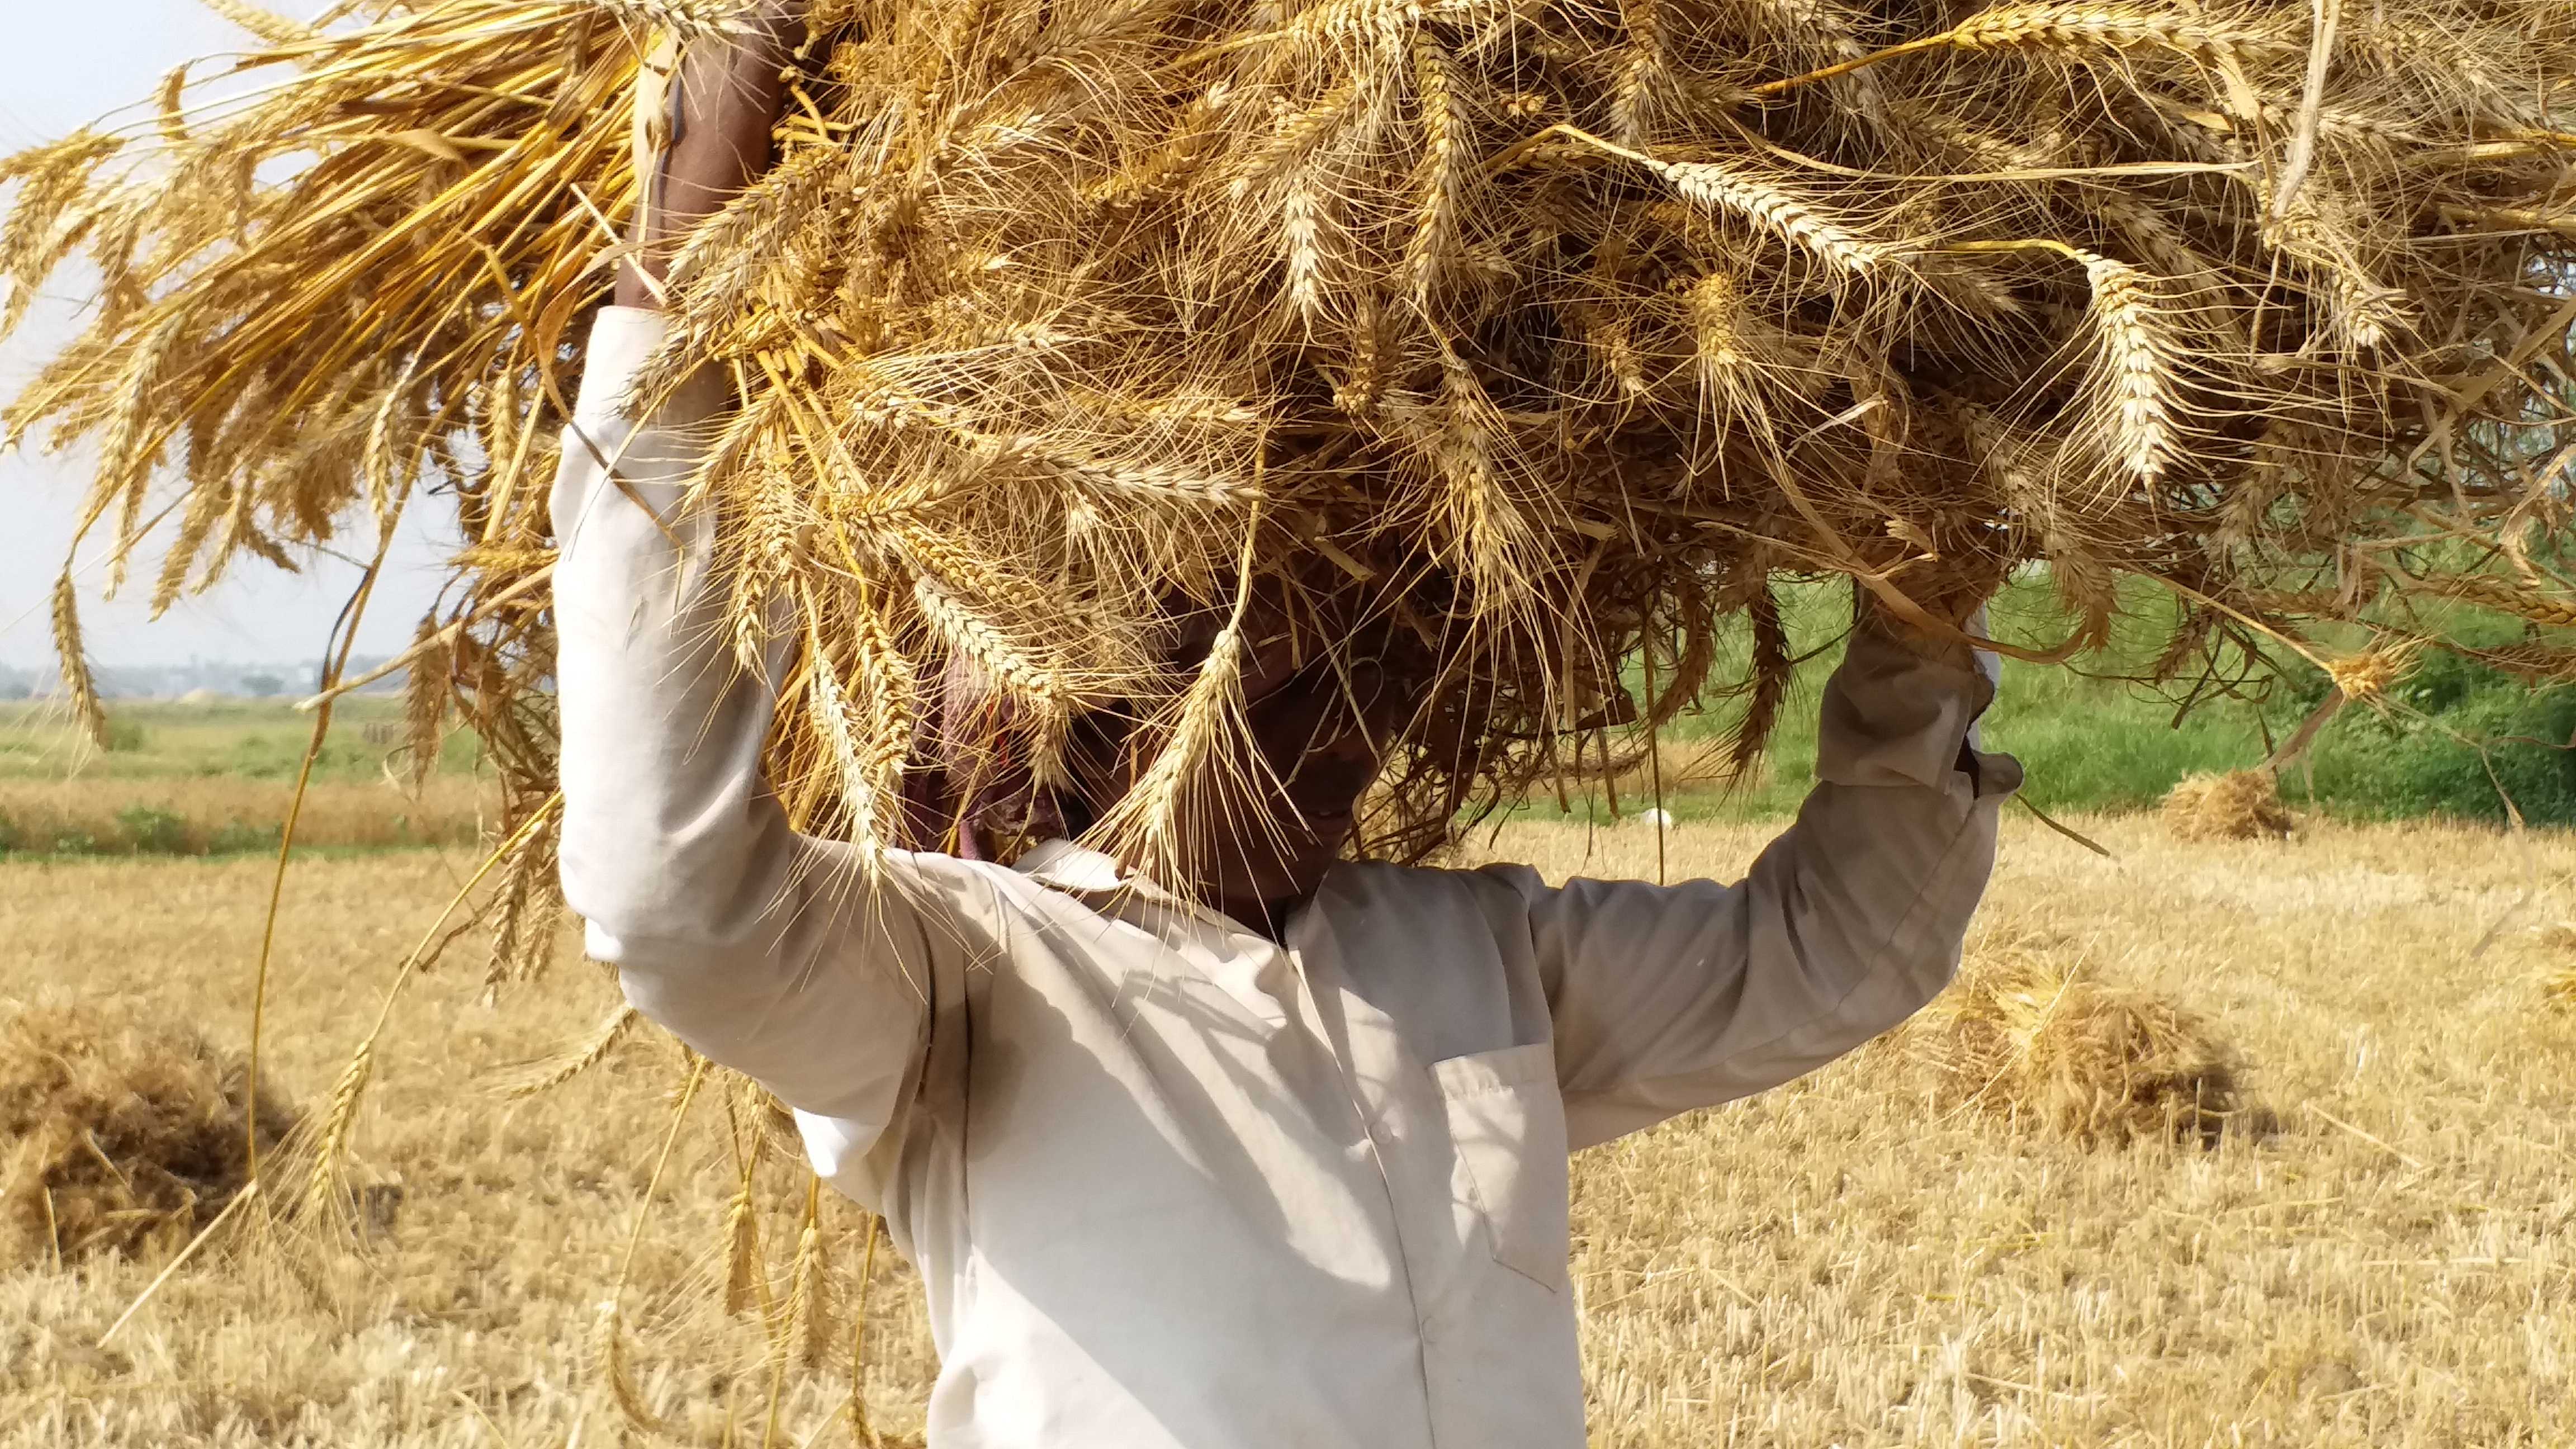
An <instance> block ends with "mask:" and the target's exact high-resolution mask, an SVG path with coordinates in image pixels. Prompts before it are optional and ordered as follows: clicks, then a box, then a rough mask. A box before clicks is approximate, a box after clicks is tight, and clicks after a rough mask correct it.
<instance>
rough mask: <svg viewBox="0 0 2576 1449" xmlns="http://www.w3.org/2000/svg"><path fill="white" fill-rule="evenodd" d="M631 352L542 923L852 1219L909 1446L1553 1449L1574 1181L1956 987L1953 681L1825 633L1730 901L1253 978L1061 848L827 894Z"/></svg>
mask: <svg viewBox="0 0 2576 1449" xmlns="http://www.w3.org/2000/svg"><path fill="white" fill-rule="evenodd" d="M661 326H662V324H661V321H660V319H659V318H658V317H656V316H655V315H653V314H651V313H648V312H638V311H626V310H619V309H611V310H610V311H608V312H606V313H604V314H603V315H602V317H601V318H600V320H599V322H598V324H597V328H596V331H595V333H594V336H593V339H592V343H591V349H590V357H591V364H590V367H591V370H590V375H589V376H588V377H586V378H585V379H584V385H583V392H582V400H581V403H580V405H579V408H578V412H577V417H576V421H575V423H574V424H573V426H572V427H571V428H569V429H567V434H566V446H565V449H564V463H563V467H562V471H561V474H560V477H559V478H558V480H557V482H556V485H555V493H554V518H555V522H556V527H557V533H558V536H559V539H560V542H561V544H562V550H563V551H562V557H561V561H560V563H559V564H558V566H557V570H556V574H555V600H556V611H557V624H558V630H559V637H560V641H561V659H560V675H559V677H560V681H561V705H562V722H563V725H562V727H563V789H564V818H563V847H562V848H563V884H564V890H565V894H566V896H567V898H568V899H569V900H570V901H571V903H572V906H573V908H574V909H575V910H576V911H578V912H579V913H580V914H581V916H582V917H583V918H584V920H585V921H586V922H587V932H588V941H589V946H590V950H591V952H592V954H593V955H595V956H597V957H598V958H599V959H600V960H602V961H606V962H610V963H612V964H614V965H615V966H616V967H617V969H618V972H619V975H620V978H621V979H622V981H623V982H624V985H625V990H626V993H627V995H628V997H629V999H630V1000H632V1001H633V1002H634V1004H635V1005H636V1006H637V1007H638V1008H639V1009H641V1010H642V1011H643V1012H645V1013H646V1014H648V1015H649V1016H651V1017H652V1018H653V1019H654V1020H656V1021H658V1022H660V1023H662V1024H663V1025H665V1026H666V1027H668V1028H669V1029H670V1030H671V1031H673V1032H674V1033H676V1034H677V1035H678V1036H679V1037H680V1038H681V1039H683V1040H685V1041H686V1042H688V1043H689V1044H690V1045H691V1046H693V1047H695V1048H696V1049H697V1050H699V1051H701V1052H703V1053H705V1054H706V1055H707V1056H709V1057H711V1058H713V1059H714V1060H716V1061H718V1062H721V1063H724V1064H726V1065H728V1066H731V1067H735V1068H738V1069H739V1070H741V1071H743V1072H746V1073H748V1074H749V1075H751V1076H753V1077H755V1078H757V1079H758V1080H760V1081H761V1082H763V1083H765V1084H766V1085H767V1086H768V1087H769V1088H770V1090H772V1091H773V1092H775V1093H776V1094H777V1095H778V1096H779V1097H780V1098H781V1099H782V1100H784V1101H785V1102H787V1103H788V1104H789V1105H790V1106H791V1107H793V1108H794V1110H795V1113H796V1120H797V1123H798V1126H799V1127H800V1128H801V1130H802V1132H803V1134H804V1139H805V1142H806V1145H807V1148H808V1151H809V1153H810V1155H811V1157H812V1160H813V1164H814V1167H815V1169H816V1171H818V1172H819V1173H821V1174H822V1175H823V1176H824V1177H825V1178H827V1179H828V1180H829V1181H830V1182H831V1183H832V1184H833V1185H834V1186H835V1187H836V1188H838V1189H840V1190H841V1191H843V1192H846V1193H847V1194H849V1195H850V1196H851V1197H853V1198H856V1199H857V1200H858V1201H860V1202H862V1203H865V1204H867V1205H869V1206H871V1207H874V1208H877V1209H879V1210H881V1211H882V1212H883V1213H884V1214H885V1216H886V1221H887V1225H888V1228H889V1231H890V1233H891V1235H892V1237H893V1240H894V1242H895V1244H896V1245H897V1246H898V1247H899V1248H900V1249H901V1250H902V1251H903V1252H904V1254H905V1255H906V1256H907V1257H909V1258H910V1259H911V1260H912V1261H913V1262H914V1263H915V1264H916V1265H918V1267H919V1268H920V1270H921V1273H922V1276H923V1279H924V1280H925V1282H926V1283H927V1284H928V1289H929V1300H930V1317H931V1325H932V1330H933V1333H934V1335H935V1337H936V1340H937V1344H938V1348H939V1355H940V1364H941V1368H940V1373H939V1377H938V1380H937V1384H936V1387H935V1388H934V1390H933V1392H932V1397H931V1403H930V1442H931V1444H932V1445H934V1446H936V1449H1036V1446H1047V1449H1158V1446H1187V1449H1256V1446H1258V1449H1288V1446H1295V1449H1331V1446H1349V1449H1415V1446H1420V1449H1429V1446H1456V1449H1521V1446H1527V1449H1570V1446H1575V1445H1580V1444H1581V1443H1582V1442H1583V1438H1584V1425H1583V1387H1582V1382H1581V1379H1580V1377H1579V1375H1578V1368H1577V1361H1576V1348H1575V1310H1574V1299H1573V1294H1572V1290H1571V1287H1570V1285H1569V1283H1568V1281H1567V1274H1566V1258H1567V1251H1568V1249H1567V1226H1566V1199H1567V1160H1566V1159H1567V1154H1568V1153H1569V1152H1570V1151H1572V1150H1574V1149H1576V1148H1580V1147H1584V1146H1588V1145H1590V1144H1593V1143H1598V1142H1603V1141H1607V1140H1609V1139H1610V1138H1613V1137H1616V1136H1618V1135H1620V1134H1622V1133H1627V1132H1633V1131H1636V1130H1637V1129H1639V1128H1641V1127H1645V1126H1648V1125H1649V1124H1652V1123H1655V1122H1658V1121H1661V1120H1663V1119H1665V1118H1667V1117H1670V1116H1672V1115H1673V1114H1675V1113H1678V1112H1684V1111H1688V1110H1690V1109H1692V1108H1696V1107H1705V1106H1710V1105H1713V1104H1716V1103H1721V1102H1726V1101H1731V1100H1733V1099H1736V1098H1739V1097H1743V1096H1746V1095H1748V1094H1750V1093H1754V1092H1759V1091H1762V1090H1764V1089H1765V1088H1768V1087H1771V1086H1775V1085H1777V1084H1779V1083H1781V1082H1785V1081H1788V1080H1789V1079H1791V1078H1793V1077H1795V1076H1797V1075H1799V1074H1800V1073H1803V1072H1806V1071H1809V1070H1812V1069H1813V1068H1815V1067H1816V1066H1818V1065H1820V1064H1822V1063H1824V1062H1826V1061H1828V1060H1831V1059H1832V1058H1834V1057H1835V1056H1838V1055H1840V1054H1842V1053H1844V1052H1846V1051H1849V1050H1851V1049H1852V1048H1853V1047H1855V1046H1857V1045H1859V1044H1860V1043H1861V1042H1863V1041H1866V1040H1867V1039H1869V1038H1870V1037H1872V1036H1874V1035H1876V1034H1878V1033H1879V1032H1881V1031H1884V1030H1886V1029H1887V1028H1888V1027H1891V1026H1893V1025H1895V1024H1896V1023H1897V1022H1899V1021H1901V1020H1903V1019H1904V1018H1905V1017H1906V1016H1907V1015H1908V1014H1910V1013H1912V1012H1913V1011H1915V1010H1916V1009H1917V1008H1919V1007H1920V1006H1922V1005H1923V1003H1924V1002H1926V1001H1928V1000H1930V999H1931V997H1932V996H1933V995H1934V993H1936V992H1938V991H1939V990H1940V989H1941V988H1942V986H1943V985H1945V984H1946V983H1947V982H1948V981H1949V979H1950V977H1951V975H1952V973H1953V971H1954V970H1955V968H1956V965H1957V961H1958V955H1959V947H1960V940H1961V937H1962V934H1963V933H1964V931H1965V928H1966V926H1967V923H1968V919H1969V916H1970V914H1971V912H1972V911H1973V910H1974V909H1975V906H1976V904H1977V901H1978V898H1979V896H1980V895H1981V894H1982V892H1983V890H1984V887H1985V882H1986V878H1987V875H1988V872H1989V870H1990V868H1991V866H1992V863H1993V857H1994V842H1995V829H1996V816H1997V813H1998V808H1999V804H2000V802H2001V800H2002V799H2003V798H2004V796H2005V795H2006V794H2007V793H2009V792H2010V791H2011V790H2012V789H2013V788H2014V787H2015V785H2016V784H2017V783H2018V779H2019V773H2018V770H2017V768H2016V767H2015V766H2014V765H2013V764H2012V762H2011V761H2010V760H2009V759H2006V758H2003V757H2000V756H1988V755H1979V754H1977V753H1975V752H1974V750H1973V749H1972V747H1971V746H1970V744H1969V737H1970V730H1971V726H1972V725H1973V723H1974V721H1975V718H1976V715H1977V713H1978V712H1979V711H1980V710H1981V709H1982V708H1983V707H1984V705H1985V703H1986V702H1987V700H1988V699H1990V698H1991V696H1992V685H1991V682H1990V681H1989V680H1988V679H1986V678H1983V677H1981V676H1980V675H1979V674H1978V673H1976V672H1973V671H1971V670H1969V669H1966V668H1961V667H1958V666H1956V665H1952V664H1946V663H1942V662H1940V661H1938V660H1935V659H1929V658H1925V657H1922V656H1920V655H1918V654H1916V653H1915V652H1913V651H1910V650H1908V649H1906V648H1905V647H1903V646H1902V645H1901V644H1899V643H1897V642H1895V641H1893V640H1890V639H1887V638H1883V637H1880V636H1877V635H1875V634H1871V633H1868V632H1865V631H1864V632H1860V633H1856V634H1855V635H1854V638H1853V641H1852V643H1851V645H1850V646H1849V651H1848V655H1847V657H1846V659H1845V661H1844V663H1843V665H1842V667H1841V669H1840V670H1839V671H1838V672H1837V673H1836V674H1835V675H1834V677H1833V681H1832V683H1831V684H1830V685H1829V687H1828V689H1827V691H1826V696H1825V700H1824V705H1823V736H1822V741H1821V746H1820V751H1821V754H1820V762H1819V768H1818V777H1819V783H1818V785H1817V786H1816V788H1815V791H1814V793H1813V794H1812V795H1810V796H1809V798H1808V800H1807V802H1806V805H1805V807H1804V809H1803V810H1802V811H1801V812H1800V814H1799V817H1798V820H1797V822H1796V824H1795V825H1793V826H1792V827H1790V828H1789V829H1788V830H1787V831H1786V832H1785V833H1783V834H1782V835H1781V836H1780V838H1779V839H1778V840H1777V841H1776V842H1774V843H1773V844H1772V846H1771V847H1770V848H1769V849H1768V850H1766V851H1765V852H1764V853H1763V854H1762V856H1761V858H1760V859H1759V860H1758V861H1757V862H1756V863H1755V864H1754V866H1753V868H1752V872H1751V874H1750V875H1749V876H1748V877H1747V878H1746V879H1744V880H1743V881H1741V882H1738V883H1735V884H1724V883H1720V882H1717V881H1692V882H1688V883H1684V884H1681V885H1675V886H1670V887H1664V886H1655V885H1647V884H1643V883H1638V882H1615V881H1575V882H1572V883H1569V884H1567V885H1564V886H1562V887H1552V886H1549V885H1548V884H1546V883H1545V882H1544V881H1542V880H1541V879H1540V878H1539V876H1538V875H1537V874H1536V873H1535V872H1534V871H1531V870H1529V869H1526V868H1524V867H1519V866H1497V867H1489V868H1486V869H1483V870H1473V871H1443V870H1423V869H1407V868H1399V867H1394V866H1385V865H1365V864H1349V865H1344V866H1341V867H1338V868H1337V869H1335V870H1334V871H1333V872H1332V874H1331V875H1330V876H1329V877H1328V878H1327V880H1326V881H1325V883H1324V885H1323V888H1322V890H1321V892H1320V893H1319V894H1318V895H1317V896H1316V898H1315V899H1314V901H1313V902H1312V903H1311V904H1309V905H1307V906H1306V907H1304V908H1303V909H1301V910H1300V911H1298V912H1297V913H1295V914H1294V915H1293V916H1292V917H1291V918H1290V919H1289V921H1288V923H1287V925H1286V929H1285V930H1284V931H1283V933H1282V934H1283V936H1284V940H1283V941H1281V942H1278V943H1273V942H1271V941H1269V940H1267V939H1264V938H1263V937H1262V936H1260V935H1258V934H1256V933H1254V932H1252V931H1250V930H1247V929H1245V928H1243V927H1242V926H1240V925H1238V924H1236V923H1235V922H1233V921H1230V920H1228V919H1226V918H1224V917H1223V916H1221V915H1218V914H1216V913H1213V912H1211V911H1207V910H1203V909H1195V908H1192V907H1190V906H1187V905H1185V904H1183V903H1181V902H1179V901H1177V900H1175V899H1173V898H1172V897H1170V896H1168V895H1166V894H1164V893H1162V892H1160V891H1158V890H1156V889H1154V888H1153V887H1152V886H1151V885H1150V884H1147V883H1143V882H1139V881H1136V880H1132V879H1122V878H1121V876H1120V872H1119V870H1118V868H1117V867H1116V865H1115V864H1114V863H1113V862H1111V861H1110V860H1109V859H1107V858H1106V857H1103V856H1100V855H1098V854H1095V853H1092V852H1089V851H1086V850H1083V849H1081V848H1078V847H1076V846H1074V845H1072V844H1069V843H1067V842H1063V841H1056V842H1052V843H1049V844H1046V845H1043V846H1040V847H1039V848H1037V849H1036V850H1035V851H1033V852H1031V853H1030V854H1029V855H1028V857H1027V858H1026V859H1024V860H1022V861H1021V862H1020V863H1019V865H1018V866H1017V867H1016V868H1005V867H1002V866H998V865H993V864H989V863H982V862H972V861H965V860H960V859H956V858H952V857H947V856H939V855H928V854H909V853H900V852H898V853H893V854H890V855H887V856H885V857H883V858H881V859H880V860H878V861H877V862H876V863H875V865H874V866H873V868H866V869H863V868H862V867H863V865H864V864H865V863H864V862H863V861H862V859H861V858H860V857H859V855H858V854H857V853H856V852H855V851H854V850H853V849H852V848H850V847H848V846H846V845H842V844H838V843H834V842H828V841H820V840H814V839H809V838H803V837H800V836H798V835H797V834H796V833H795V832H793V831H792V830H790V829H789V827H788V824H787V821H786V818H785V816H784V814H783V812H782V811H781V810H780V808H779V806H778V804H777V803H776V802H775V801H774V800H773V799H771V798H770V797H769V795H768V794H767V793H765V791H764V790H763V788H762V783H761V779H760V772H759V755H760V749H761V743H762V740H763V738H764V735H765V732H766V730H767V727H768V724H769V720H770V714H771V708H772V703H771V697H770V691H769V688H768V686H767V684H766V682H765V681H764V680H763V679H761V678H760V677H758V676H757V675H747V674H744V673H741V672H739V671H737V670H735V669H734V668H733V667H732V664H731V660H730V654H729V652H728V649H727V646H726V645H725V643H724V640H725V638H726V630H725V629H724V628H723V627H722V616H723V601H722V599H721V597H720V595H721V590H720V588H718V587H717V586H716V584H715V583H713V582H711V581H710V579H709V577H708V575H707V572H706V563H705V560H706V556H707V553H708V546H709V543H710V541H711V538H712V532H713V521H712V519H710V518H709V517H707V516H705V514H704V512H703V511H688V510H683V509H681V508H680V506H679V499H680V493H681V490H682V481H683V480H684V479H685V477H686V475H687V474H688V472H689V470H690V468H691V466H692V465H693V464H694V462H695V461H696V460H697V459H698V458H699V457H700V451H699V449H700V444H699V442H698V441H697V440H698V439H699V438H701V437H702V436H703V434H704V433H705V432H706V429H705V427H704V426H703V424H704V423H705V422H706V421H707V419H708V418H709V417H710V416H711V415H712V414H713V413H714V412H715V411H716V409H717V408H718V407H719V406H720V404H721V402H722V398H721V396H720V395H717V394H715V393H713V392H712V391H711V390H708V389H704V388H700V389H693V390H692V391H690V392H688V393H685V394H684V395H683V396H682V397H680V398H678V399H676V400H674V401H673V402H672V403H671V404H670V405H668V406H667V407H666V408H665V409H664V410H663V411H662V412H661V413H660V414H659V415H658V416H657V417H655V418H654V419H652V420H651V422H650V423H649V424H648V425H645V426H640V427H639V426H637V425H634V424H632V423H629V422H626V421H623V420H621V419H620V418H619V417H618V416H617V415H616V409H617V405H618V402H619V399H620V398H621V396H622V394H623V393H624V391H625V389H626V386H627V382H628V379H629V378H630V377H631V375H632V373H633V371H634V369H635V368H636V366H637V364H638V363H639V362H640V361H641V359H642V358H643V357H644V356H645V355H646V354H648V353H649V352H650V351H651V349H652V347H653V346H654V345H655V343H656V342H658V340H659V339H660V336H661ZM612 463H613V464H614V468H615V472H616V474H617V475H618V477H619V478H620V479H622V481H623V483H624V484H625V487H623V488H621V487H620V486H618V484H617V483H616V482H612V481H611V479H610V465H611V464H612ZM639 504H640V505H644V506H639ZM647 506H649V507H650V508H652V509H654V510H656V511H657V512H658V513H659V514H660V515H661V518H660V519H659V520H658V521H657V519H656V518H654V517H651V516H648V515H647V513H646V511H645V507H647ZM775 669H776V661H773V664H772V673H773V674H774V673H775Z"/></svg>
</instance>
